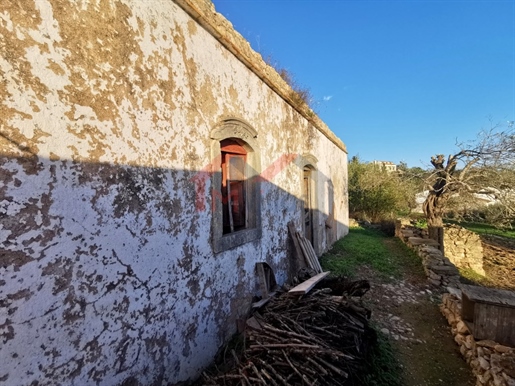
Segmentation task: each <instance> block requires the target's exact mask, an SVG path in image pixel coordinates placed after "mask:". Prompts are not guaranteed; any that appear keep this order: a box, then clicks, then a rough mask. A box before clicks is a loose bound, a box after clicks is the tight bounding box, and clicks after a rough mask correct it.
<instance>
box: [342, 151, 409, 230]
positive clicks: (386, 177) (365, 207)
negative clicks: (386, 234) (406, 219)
mask: <svg viewBox="0 0 515 386" xmlns="http://www.w3.org/2000/svg"><path fill="white" fill-rule="evenodd" d="M348 172H349V209H350V212H351V213H352V215H353V216H355V217H360V218H363V219H365V220H369V221H372V222H378V221H380V220H383V219H389V218H390V219H391V218H393V217H395V216H396V215H397V214H398V213H399V212H403V213H409V212H410V211H411V210H412V209H413V208H414V207H415V193H416V191H417V189H418V182H416V181H415V180H413V179H410V178H406V177H403V174H402V173H395V172H388V171H386V170H385V169H384V168H381V167H380V166H378V165H374V164H371V163H364V162H361V161H360V159H359V158H358V157H357V156H354V157H352V159H351V161H350V162H349V168H348Z"/></svg>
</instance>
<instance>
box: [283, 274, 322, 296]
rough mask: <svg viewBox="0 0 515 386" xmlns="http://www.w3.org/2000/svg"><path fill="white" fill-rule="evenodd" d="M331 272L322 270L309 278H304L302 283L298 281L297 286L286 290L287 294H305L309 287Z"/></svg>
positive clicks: (309, 289)
mask: <svg viewBox="0 0 515 386" xmlns="http://www.w3.org/2000/svg"><path fill="white" fill-rule="evenodd" d="M330 273H331V272H329V271H327V272H322V273H319V274H318V275H316V276H313V277H312V278H311V279H308V280H306V281H305V282H303V283H300V284H299V285H298V286H296V287H293V288H292V289H291V290H289V291H288V294H290V295H304V294H307V293H308V292H309V291H311V289H312V288H313V287H314V286H315V285H316V284H317V283H318V282H319V281H321V280H322V279H323V278H324V277H326V276H327V275H329V274H330Z"/></svg>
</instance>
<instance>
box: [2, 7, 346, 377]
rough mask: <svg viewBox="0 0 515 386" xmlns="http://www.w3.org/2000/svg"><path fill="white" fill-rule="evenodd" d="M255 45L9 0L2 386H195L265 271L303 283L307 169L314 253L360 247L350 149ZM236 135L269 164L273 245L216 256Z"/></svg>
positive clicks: (118, 12) (261, 181)
mask: <svg viewBox="0 0 515 386" xmlns="http://www.w3.org/2000/svg"><path fill="white" fill-rule="evenodd" d="M195 9H197V10H198V12H197V11H195ZM195 12H197V14H196V16H195V17H194V18H192V14H194V13H195ZM209 26H211V27H209ZM218 27H220V28H221V29H219V28H218ZM223 31H225V32H223ZM238 36H239V35H238V34H237V33H236V32H234V31H232V29H231V27H230V24H229V23H228V22H227V21H225V19H223V17H222V16H221V15H219V14H216V13H215V11H214V9H213V8H212V6H211V5H210V4H208V2H204V1H202V0H198V1H193V0H184V1H179V0H177V1H158V0H148V1H139V0H105V1H100V2H99V1H93V0H25V1H16V0H2V1H1V2H0V79H1V81H0V152H1V156H0V181H1V182H2V183H1V184H0V244H1V248H0V259H1V260H0V277H1V280H0V338H1V339H2V344H1V346H0V357H1V358H2V361H1V362H2V366H0V380H1V381H2V382H3V385H6V386H18V385H29V384H36V383H37V384H38V385H56V384H70V385H71V384H76V385H85V384H105V385H122V384H124V385H128V384H131V385H160V384H169V383H170V384H176V383H179V382H183V381H188V380H191V379H193V378H195V377H196V376H197V375H198V374H199V372H200V371H201V370H202V369H203V368H204V367H205V366H207V365H208V364H209V363H210V362H211V360H212V358H213V356H214V355H215V353H216V352H217V350H218V349H219V347H221V346H222V345H223V344H224V343H225V342H226V341H227V340H228V339H229V338H230V337H231V335H232V334H233V333H234V332H235V330H236V320H237V319H238V318H239V317H241V316H243V315H244V314H245V313H246V312H247V311H248V308H249V306H250V303H251V300H252V297H253V296H254V295H256V294H257V293H258V286H257V280H256V273H255V264H256V263H257V262H266V263H268V264H269V265H270V266H271V267H272V268H273V270H274V271H275V273H276V279H277V281H278V283H279V284H282V283H284V282H285V280H286V279H287V278H288V274H289V272H290V268H291V264H290V257H291V247H290V245H289V241H288V233H287V223H288V222H289V221H293V222H294V223H295V224H296V226H297V228H298V229H301V225H302V224H303V218H304V203H303V200H302V186H303V183H304V181H303V168H304V167H305V166H309V167H310V168H312V170H313V175H314V177H313V180H312V181H311V183H312V184H311V186H312V190H313V192H312V193H313V199H312V201H311V202H310V208H311V210H312V212H313V228H314V230H313V243H314V247H315V250H316V251H317V253H321V252H323V251H325V250H326V249H327V248H328V247H329V246H330V245H331V243H332V242H334V240H335V239H337V238H339V237H342V236H343V235H344V234H346V233H347V230H348V208H347V169H346V165H347V154H346V152H345V146H344V145H343V143H342V142H341V141H340V140H339V139H337V138H336V137H335V136H334V134H332V133H331V132H330V131H329V129H327V127H326V126H325V125H323V123H321V121H320V120H319V119H318V118H317V117H315V116H311V114H312V113H310V112H309V111H308V110H305V108H304V107H299V106H297V105H295V104H294V103H293V102H292V101H291V100H289V99H288V97H287V96H288V92H291V89H289V88H288V87H287V85H285V84H284V82H283V81H282V80H280V77H279V76H278V75H277V74H275V72H274V70H273V69H272V68H270V67H268V66H266V65H264V63H263V61H262V60H261V59H260V57H259V56H258V55H257V54H255V53H253V52H252V51H251V50H250V47H249V46H248V43H246V42H244V41H243V39H242V38H241V36H240V37H239V38H237V37H238ZM228 42H230V45H232V47H233V48H231V50H229V49H228V48H227V47H228V45H229V43H228ZM249 58H251V59H249ZM252 58H254V59H252ZM281 82H282V83H281ZM281 90H282V91H281ZM227 122H230V123H231V124H232V123H234V122H237V124H234V130H233V136H234V137H235V138H237V139H239V140H241V141H242V142H245V144H246V145H248V146H249V148H250V147H252V149H251V151H249V156H248V157H249V159H252V162H254V163H253V164H252V166H253V167H255V170H253V173H254V174H253V177H255V178H256V185H255V186H256V189H255V192H253V194H256V195H257V196H258V198H259V204H260V205H259V210H258V212H259V213H253V215H255V216H256V218H257V217H259V220H260V221H259V222H258V221H257V220H256V222H255V224H259V230H260V232H257V233H258V234H257V236H256V234H254V235H253V236H255V237H254V238H252V239H249V240H248V241H247V242H245V243H243V244H241V245H237V246H234V247H233V248H232V249H228V250H223V251H221V252H219V253H216V252H215V250H214V248H213V237H212V235H213V233H214V228H215V227H216V226H217V224H216V221H214V220H213V218H214V213H215V212H214V209H215V208H216V205H218V204H219V203H220V202H221V201H222V200H221V198H220V197H219V189H220V186H216V185H215V183H214V181H219V180H220V178H219V176H220V173H221V172H222V171H221V166H220V154H215V153H216V152H215V151H214V150H213V149H216V146H218V149H219V148H220V143H219V139H216V138H214V135H213V133H214V132H215V131H216V129H217V128H218V127H220V125H223V124H227ZM246 126H248V127H250V128H252V130H250V131H247V133H248V132H250V133H254V134H253V135H252V136H249V137H245V135H248V134H244V132H245V131H244V130H241V128H242V127H246ZM257 175H259V177H258V176H257ZM217 178H218V180H217ZM217 193H218V195H217ZM256 207H257V206H256ZM216 213H218V212H216ZM258 215H259V216H258ZM327 224H329V225H331V227H328V226H327ZM218 226H221V224H218ZM255 226H257V225H255Z"/></svg>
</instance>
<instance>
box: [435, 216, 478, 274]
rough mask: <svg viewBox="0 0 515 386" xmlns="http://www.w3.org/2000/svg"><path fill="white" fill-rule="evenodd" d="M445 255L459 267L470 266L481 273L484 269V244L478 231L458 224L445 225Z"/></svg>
mask: <svg viewBox="0 0 515 386" xmlns="http://www.w3.org/2000/svg"><path fill="white" fill-rule="evenodd" d="M443 241H444V248H445V256H447V257H448V258H449V260H451V261H452V263H453V264H454V265H456V266H457V267H459V268H469V269H472V270H473V271H475V272H476V273H478V274H480V275H483V276H484V275H485V271H484V269H483V246H482V244H481V239H480V238H479V235H478V234H477V233H474V232H471V231H469V230H467V229H465V228H462V227H460V226H458V225H446V226H445V227H444V236H443Z"/></svg>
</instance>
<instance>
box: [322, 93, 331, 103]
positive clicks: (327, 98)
mask: <svg viewBox="0 0 515 386" xmlns="http://www.w3.org/2000/svg"><path fill="white" fill-rule="evenodd" d="M332 97H333V96H332V95H327V96H325V97H324V98H323V99H324V102H327V101H329V100H331V98H332Z"/></svg>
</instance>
